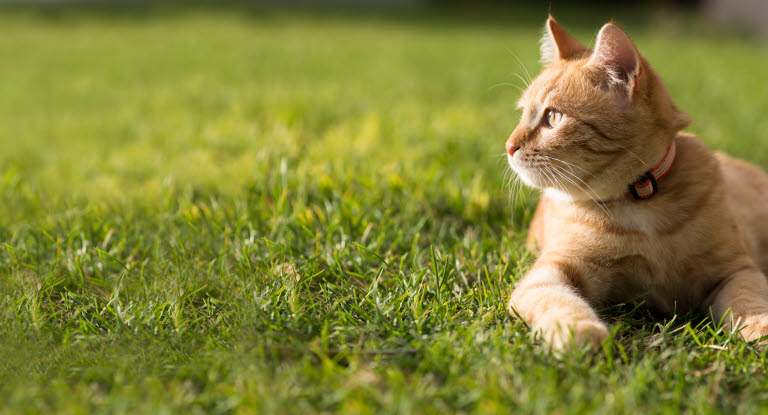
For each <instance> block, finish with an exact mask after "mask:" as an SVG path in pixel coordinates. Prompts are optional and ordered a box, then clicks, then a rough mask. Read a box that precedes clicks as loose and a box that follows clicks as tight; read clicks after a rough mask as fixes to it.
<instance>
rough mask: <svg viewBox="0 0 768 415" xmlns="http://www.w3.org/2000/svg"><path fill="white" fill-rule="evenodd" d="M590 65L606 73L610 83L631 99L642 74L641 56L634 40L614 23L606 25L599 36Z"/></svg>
mask: <svg viewBox="0 0 768 415" xmlns="http://www.w3.org/2000/svg"><path fill="white" fill-rule="evenodd" d="M590 65H591V66H594V67H597V68H598V69H599V70H601V71H603V72H605V74H606V75H607V76H608V81H609V82H610V83H611V84H613V85H616V86H617V87H619V88H620V89H622V90H624V91H626V92H627V97H631V95H632V92H633V90H634V89H635V87H636V85H637V80H638V77H639V76H640V74H641V66H640V56H639V54H638V52H637V48H635V45H634V43H632V40H631V39H630V38H629V36H627V34H626V33H624V31H623V30H621V29H620V28H619V27H618V26H616V25H615V24H613V23H606V24H605V25H604V26H603V28H602V29H600V33H599V34H598V35H597V44H596V45H595V51H594V52H593V53H592V58H590Z"/></svg>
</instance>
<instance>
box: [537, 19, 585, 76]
mask: <svg viewBox="0 0 768 415" xmlns="http://www.w3.org/2000/svg"><path fill="white" fill-rule="evenodd" d="M586 50H587V48H586V47H584V45H582V44H581V43H579V41H578V40H576V39H575V38H574V37H573V36H571V35H569V34H568V32H566V31H565V29H563V28H562V27H561V26H560V25H559V24H557V22H556V21H555V19H554V18H553V17H552V16H549V18H548V19H547V23H546V24H545V25H544V37H542V38H541V62H542V63H543V64H544V65H549V64H550V63H552V62H554V61H556V60H558V59H570V58H571V57H572V56H574V55H576V54H581V53H583V52H584V51H586Z"/></svg>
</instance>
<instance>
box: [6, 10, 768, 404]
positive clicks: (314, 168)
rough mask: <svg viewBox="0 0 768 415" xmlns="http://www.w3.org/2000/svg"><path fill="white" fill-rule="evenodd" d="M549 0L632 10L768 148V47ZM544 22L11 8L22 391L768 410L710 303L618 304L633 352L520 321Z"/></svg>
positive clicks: (12, 320)
mask: <svg viewBox="0 0 768 415" xmlns="http://www.w3.org/2000/svg"><path fill="white" fill-rule="evenodd" d="M553 11H554V13H555V16H556V17H558V19H559V20H560V22H561V23H562V24H563V25H564V26H565V27H566V28H567V29H569V30H571V31H572V32H573V33H574V34H575V35H577V36H578V37H580V38H581V39H583V40H584V41H585V42H587V41H589V39H591V38H593V36H594V34H595V33H596V30H597V29H598V28H599V25H600V24H601V23H603V22H604V21H606V20H607V19H608V18H610V17H612V16H613V17H617V18H618V20H619V22H621V23H624V25H625V26H626V27H627V28H628V30H629V31H630V33H631V34H632V35H633V38H634V39H635V41H636V43H637V44H638V45H639V47H640V48H641V50H642V51H643V53H644V54H645V55H646V57H648V58H649V60H650V61H651V62H652V64H653V65H654V67H655V68H656V70H657V71H658V72H659V73H660V74H661V75H662V76H663V77H664V78H665V79H666V82H667V85H668V88H669V89H670V91H671V93H672V96H673V97H674V98H675V100H676V102H677V104H678V105H679V106H680V107H681V108H682V109H683V110H684V111H686V112H687V113H688V114H690V115H691V116H692V118H693V120H694V122H693V124H692V125H691V127H690V131H692V132H694V133H696V134H698V135H699V136H701V137H702V138H703V139H704V140H705V141H706V142H707V143H709V144H710V145H711V146H712V147H713V148H717V149H721V150H725V151H728V152H729V153H731V154H734V155H736V156H739V157H742V158H745V159H747V160H750V161H752V162H755V163H757V164H759V165H762V166H764V167H768V144H767V143H766V138H767V137H768V135H766V134H767V133H766V131H768V117H767V116H766V113H768V88H765V86H764V85H765V73H766V69H765V68H766V67H768V48H766V46H765V45H764V44H759V43H757V42H755V41H754V40H750V39H749V38H746V37H743V36H737V35H730V34H722V33H718V32H715V31H713V30H712V29H710V28H707V27H706V25H704V24H702V23H701V22H698V21H697V20H696V19H695V18H691V17H689V16H686V15H674V14H669V12H668V13H667V14H659V13H657V12H643V13H639V15H638V13H637V12H638V11H637V10H610V11H608V10H606V11H593V12H587V11H584V10H581V11H579V10H568V9H565V10H563V11H561V12H558V9H557V8H554V10H553ZM630 16H634V17H630ZM638 16H639V17H638ZM545 17H546V10H522V11H521V10H516V9H498V10H491V11H488V12H477V11H472V10H452V11H447V12H440V13H431V12H424V11H417V12H408V11H389V12H385V13H374V12H361V11H358V12H344V13H340V12H331V11H327V10H325V11H320V12H308V11H301V10H298V11H295V10H294V11H285V10H283V11H268V10H252V9H247V8H242V7H231V8H225V9H213V8H209V7H197V8H182V9H179V8H154V9H152V10H145V9H109V10H97V11H88V10H84V9H67V8H62V7H53V6H51V7H49V8H42V9H40V8H31V7H18V6H14V7H11V6H6V7H4V8H0V32H2V35H0V198H1V200H2V204H0V316H1V317H0V412H4V413H52V412H62V413H98V412H104V413H128V414H132V413H170V412H182V411H183V413H246V414H247V413H300V414H307V413H315V412H352V413H397V414H401V413H449V412H483V413H485V412H499V413H512V412H514V413H541V414H549V413H583V412H584V411H586V410H591V411H595V412H601V413H621V412H635V413H648V412H651V413H679V412H686V413H714V412H727V413H733V412H735V411H737V410H738V411H741V412H759V411H767V410H768V406H766V401H768V377H766V375H767V374H768V373H766V360H765V359H766V352H765V351H762V350H760V349H758V348H755V347H754V346H753V345H750V344H747V343H745V342H743V341H740V340H738V339H737V338H734V337H733V336H730V335H728V334H726V333H723V332H722V331H721V330H718V329H717V327H715V326H714V325H713V324H710V323H709V322H708V321H707V320H706V316H703V315H699V314H695V313H691V312H689V311H688V310H680V313H679V314H678V315H677V316H666V315H658V314H655V313H652V312H650V311H648V310H646V309H645V308H643V307H635V306H629V305H624V306H617V307H612V308H609V309H604V310H602V311H601V314H602V315H603V316H604V317H605V319H606V320H607V321H609V322H610V323H611V327H612V329H613V339H612V344H610V345H606V346H605V347H604V349H603V350H602V351H601V352H600V353H599V354H597V355H595V356H589V355H587V354H585V353H584V351H582V350H573V351H569V352H567V353H565V354H564V355H563V356H560V357H556V356H553V355H551V354H549V353H548V352H547V350H546V349H545V348H544V347H542V346H541V345H540V344H539V343H538V341H537V340H536V339H535V338H534V337H533V336H532V334H531V333H529V331H528V330H527V329H526V327H525V326H524V324H522V323H521V322H519V321H517V320H515V319H512V318H510V317H508V316H507V313H506V307H505V306H506V300H507V298H508V295H509V293H510V290H511V286H512V284H514V281H515V280H516V279H518V278H520V276H521V275H522V274H523V273H524V272H525V271H526V269H527V268H528V267H529V266H530V264H531V263H532V261H533V257H532V255H531V253H530V252H528V251H527V250H526V249H525V248H524V246H523V243H524V241H525V238H526V233H527V231H526V229H527V224H528V222H529V219H530V217H531V214H532V210H533V208H534V207H535V201H536V194H535V193H528V192H525V191H520V190H519V189H517V188H516V189H514V190H512V189H511V188H510V186H508V185H507V184H506V180H507V179H508V178H509V172H508V170H507V168H506V164H505V159H504V158H503V157H502V154H503V152H504V142H505V140H506V137H507V135H508V134H509V133H510V132H511V131H512V129H513V128H514V126H515V125H516V123H517V120H518V117H519V113H518V112H517V111H516V110H515V102H516V100H517V97H518V95H519V90H518V89H517V87H520V86H522V81H521V79H519V78H518V77H517V76H516V75H515V74H518V75H520V76H521V77H522V78H526V77H527V74H526V70H527V71H528V72H530V73H531V74H535V72H537V71H538V64H537V60H538V43H537V42H538V37H539V33H540V27H541V25H542V24H543V22H544V19H545Z"/></svg>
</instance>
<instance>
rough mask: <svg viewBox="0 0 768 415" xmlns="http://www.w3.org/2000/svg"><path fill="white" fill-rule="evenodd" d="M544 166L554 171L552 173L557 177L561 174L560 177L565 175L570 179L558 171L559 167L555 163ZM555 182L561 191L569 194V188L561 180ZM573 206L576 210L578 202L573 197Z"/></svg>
mask: <svg viewBox="0 0 768 415" xmlns="http://www.w3.org/2000/svg"><path fill="white" fill-rule="evenodd" d="M550 167H551V169H550ZM544 168H546V169H547V170H548V171H550V172H551V173H552V175H553V176H554V177H555V178H557V177H558V176H559V177H563V178H564V179H566V180H568V179H567V178H566V177H564V176H563V175H562V173H559V172H558V171H557V169H556V168H555V166H554V165H551V164H544ZM555 182H556V183H557V184H558V189H560V191H561V192H563V193H565V194H568V191H567V189H566V188H565V186H564V185H563V184H562V183H560V182H559V181H557V180H555ZM571 207H572V208H573V209H574V210H575V209H576V203H575V202H574V201H573V199H571Z"/></svg>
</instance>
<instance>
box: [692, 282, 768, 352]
mask: <svg viewBox="0 0 768 415" xmlns="http://www.w3.org/2000/svg"><path fill="white" fill-rule="evenodd" d="M704 306H705V307H706V308H708V309H709V310H711V311H712V315H713V317H714V318H715V319H716V320H717V321H720V320H721V319H722V320H723V324H724V325H725V327H726V328H728V329H730V328H731V324H732V322H733V325H735V326H737V327H743V329H742V330H741V335H742V336H743V337H744V339H745V340H748V341H749V340H755V339H759V338H760V337H762V336H765V335H768V282H767V281H766V278H765V275H764V274H763V273H762V272H760V270H758V269H757V267H755V268H748V269H745V270H742V271H739V272H736V273H734V274H732V275H730V276H728V277H727V278H725V279H724V280H723V281H722V282H720V284H718V286H717V287H716V288H715V290H714V291H713V292H712V293H711V294H710V295H709V297H708V298H707V300H706V301H705V303H704ZM723 317H725V318H723Z"/></svg>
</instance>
